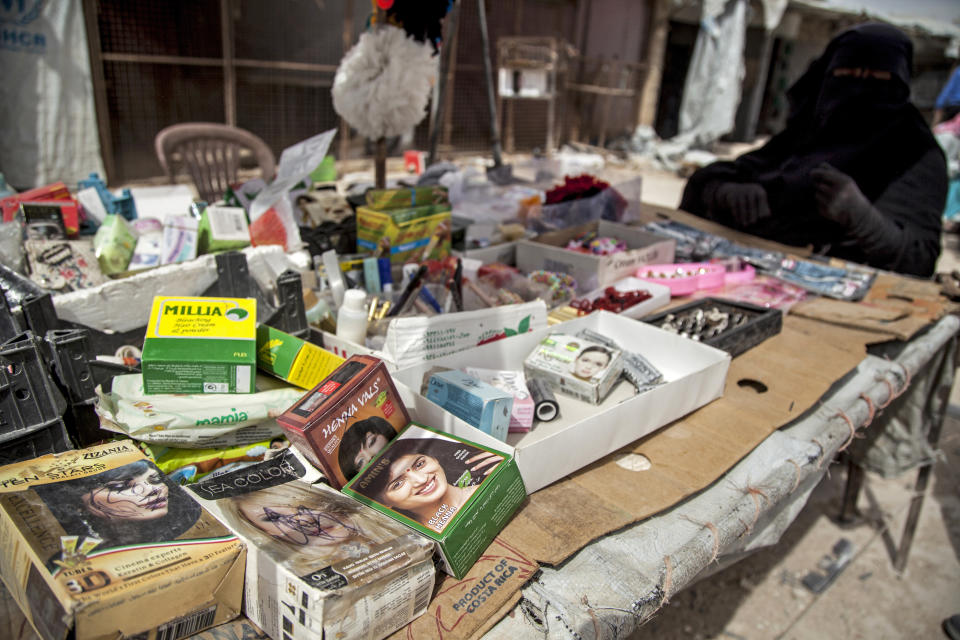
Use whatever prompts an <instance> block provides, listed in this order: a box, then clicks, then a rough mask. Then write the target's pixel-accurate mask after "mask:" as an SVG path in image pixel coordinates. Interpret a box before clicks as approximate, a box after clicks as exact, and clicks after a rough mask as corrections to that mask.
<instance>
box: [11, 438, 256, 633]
mask: <svg viewBox="0 0 960 640" xmlns="http://www.w3.org/2000/svg"><path fill="white" fill-rule="evenodd" d="M0 539H2V540H4V544H3V545H2V546H0V575H2V577H3V582H4V584H5V585H6V587H7V588H8V589H9V591H10V593H11V594H12V595H13V597H14V598H15V599H16V601H17V604H19V605H20V608H21V610H22V611H23V613H24V616H26V618H27V619H28V620H30V623H31V624H32V625H33V627H34V629H35V630H36V631H37V633H38V634H39V635H40V636H41V637H43V638H45V639H48V640H52V639H63V638H66V637H68V636H69V637H71V638H75V639H76V640H87V639H90V640H93V639H95V638H96V639H101V638H121V637H122V638H134V637H137V638H154V639H155V638H182V637H184V636H186V635H189V634H192V633H195V632H198V631H201V630H202V629H205V628H207V627H211V626H214V625H218V624H221V623H223V622H226V621H227V620H230V619H231V618H233V617H235V616H236V615H237V614H239V612H240V604H241V597H242V595H243V574H244V563H245V557H246V552H245V549H244V547H243V544H242V543H241V542H240V541H239V540H238V539H237V537H236V536H235V535H233V534H232V533H231V532H230V531H228V530H227V529H226V528H224V527H223V526H222V525H221V524H220V523H219V522H217V521H216V520H215V519H214V518H213V517H212V516H211V515H210V514H208V513H207V512H206V511H204V510H203V509H202V508H201V507H200V506H199V505H197V504H196V503H195V502H194V501H193V500H191V499H190V497H189V496H188V495H186V493H185V492H184V490H183V489H182V488H181V487H179V486H178V485H176V484H175V483H174V482H172V481H170V480H169V479H168V478H166V477H165V476H164V475H163V474H162V473H161V472H160V471H159V469H157V468H156V466H154V465H153V463H151V462H149V461H148V460H147V459H146V458H145V457H144V456H143V454H142V453H141V452H140V451H139V450H138V449H137V446H136V444H135V443H134V442H133V441H130V440H124V441H121V442H112V443H110V444H106V445H100V446H97V447H91V448H89V449H82V450H79V451H69V452H67V453H62V454H58V455H48V456H43V457H41V458H36V459H34V460H29V461H26V462H20V463H16V464H12V465H8V466H6V467H2V468H0Z"/></svg>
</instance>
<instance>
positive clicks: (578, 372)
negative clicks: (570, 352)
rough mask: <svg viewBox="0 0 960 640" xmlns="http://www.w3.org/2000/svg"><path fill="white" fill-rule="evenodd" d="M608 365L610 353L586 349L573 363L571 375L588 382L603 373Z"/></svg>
mask: <svg viewBox="0 0 960 640" xmlns="http://www.w3.org/2000/svg"><path fill="white" fill-rule="evenodd" d="M609 364H610V352H608V351H607V350H606V349H601V348H598V347H588V348H586V349H584V350H583V351H581V352H580V355H578V356H577V359H576V360H574V361H573V375H575V376H577V377H578V378H582V379H584V380H589V379H590V378H592V377H594V376H595V375H597V374H599V373H601V372H603V370H604V369H606V368H607V365H609Z"/></svg>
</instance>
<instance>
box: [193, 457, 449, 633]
mask: <svg viewBox="0 0 960 640" xmlns="http://www.w3.org/2000/svg"><path fill="white" fill-rule="evenodd" d="M319 479H320V472H319V471H318V470H317V469H314V468H313V467H312V466H311V465H310V464H309V462H307V461H306V460H305V459H304V458H302V457H301V456H300V455H299V453H298V452H296V451H293V450H289V449H288V450H287V451H285V452H283V454H281V455H280V456H278V457H275V458H272V459H270V460H265V461H263V462H260V463H257V464H254V465H251V466H248V467H244V468H243V469H238V470H235V471H231V472H229V473H226V474H223V475H220V476H216V477H207V478H204V479H203V480H201V481H199V482H197V483H194V484H191V485H189V487H188V489H189V491H190V493H191V494H192V495H193V496H195V498H197V501H198V502H199V503H200V504H202V505H203V506H204V507H206V508H207V509H208V510H209V511H210V512H211V513H212V514H213V515H214V516H216V517H217V518H218V519H220V521H221V522H223V524H225V525H226V526H227V527H229V528H230V530H231V531H233V532H234V533H236V534H237V535H238V536H239V537H240V539H241V540H243V541H244V542H245V543H246V544H247V548H248V553H249V562H248V564H247V576H246V578H247V579H246V588H245V596H246V597H245V599H244V607H245V608H244V612H245V613H246V615H247V617H249V618H250V619H251V620H252V621H253V622H254V623H255V624H256V625H257V626H259V627H260V628H261V629H263V630H264V631H266V632H267V634H268V635H269V636H270V637H271V638H274V639H275V640H282V639H283V638H288V637H289V638H290V639H291V640H299V639H300V638H308V639H310V640H313V639H314V638H319V637H321V636H323V637H328V638H329V637H344V638H367V637H373V636H377V637H379V636H382V635H388V634H390V633H392V632H393V631H395V630H396V629H399V628H400V627H402V626H404V625H405V624H407V623H408V622H410V620H412V619H413V618H415V617H417V616H418V615H420V614H421V613H423V611H425V610H426V605H427V602H428V601H429V597H430V593H431V592H432V589H433V582H434V574H435V572H434V568H433V561H432V555H433V543H432V542H431V541H429V540H427V539H426V538H423V537H422V536H418V535H416V534H414V533H413V532H411V531H409V530H408V529H406V528H404V527H402V526H401V525H399V524H398V523H396V522H393V521H392V520H390V519H389V518H387V517H386V516H384V515H382V514H379V513H376V512H374V511H372V510H371V509H367V508H366V507H364V506H363V505H361V504H359V503H358V502H356V501H355V500H351V499H350V498H348V497H346V496H344V495H343V494H340V493H338V492H336V491H334V490H333V489H330V488H329V487H327V486H326V485H323V484H314V483H315V482H317V481H318V480H319ZM386 591H391V592H392V594H393V595H392V596H391V597H390V598H383V597H381V594H382V593H384V592H386ZM345 620H350V621H351V623H350V625H351V626H350V627H349V633H345V632H344V629H343V627H342V623H343V621H345Z"/></svg>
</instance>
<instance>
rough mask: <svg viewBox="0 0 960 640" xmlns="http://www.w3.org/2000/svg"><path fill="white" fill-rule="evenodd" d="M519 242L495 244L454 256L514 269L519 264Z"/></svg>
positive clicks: (455, 253) (455, 252) (456, 253)
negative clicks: (497, 263)
mask: <svg viewBox="0 0 960 640" xmlns="http://www.w3.org/2000/svg"><path fill="white" fill-rule="evenodd" d="M518 242H519V241H518V240H512V241H510V242H501V243H500V244H493V245H490V246H489V247H482V248H478V249H464V250H463V251H454V252H453V254H454V255H458V256H461V257H463V258H473V259H474V260H479V261H480V262H482V263H483V264H492V263H494V262H499V263H500V264H506V265H510V266H511V267H512V266H514V265H516V264H517V243H518Z"/></svg>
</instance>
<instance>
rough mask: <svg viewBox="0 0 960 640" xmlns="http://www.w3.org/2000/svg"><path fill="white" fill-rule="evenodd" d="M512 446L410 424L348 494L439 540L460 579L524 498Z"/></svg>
mask: <svg viewBox="0 0 960 640" xmlns="http://www.w3.org/2000/svg"><path fill="white" fill-rule="evenodd" d="M478 433H480V432H478ZM509 450H510V448H509V447H506V446H504V447H503V448H500V447H498V448H496V449H493V448H489V447H486V446H483V445H480V444H477V443H475V442H471V441H469V440H464V439H461V438H458V437H456V436H451V435H449V434H446V433H441V432H439V431H434V430H433V429H428V428H427V427H424V426H422V425H419V424H417V423H411V424H410V426H409V427H407V428H406V429H405V430H404V431H403V433H401V434H400V435H399V436H397V438H396V439H395V440H394V441H393V442H391V443H390V444H389V445H387V447H386V448H385V449H383V450H382V451H381V452H380V453H379V455H378V456H377V457H376V458H374V459H373V460H371V461H370V463H369V464H367V466H366V467H364V468H363V470H362V471H361V472H360V473H359V474H358V475H357V476H356V477H355V478H354V479H353V480H352V481H351V482H350V483H349V484H348V485H347V486H346V487H344V488H343V492H344V493H346V494H347V495H349V496H352V497H354V498H356V499H357V500H359V501H360V502H362V503H364V504H366V505H369V506H371V507H373V508H374V509H376V510H377V511H379V512H381V513H384V514H386V515H388V516H390V517H391V518H393V519H394V520H397V521H398V522H402V523H403V524H405V525H406V526H408V527H410V528H411V529H413V530H414V531H417V532H419V533H421V534H423V535H425V536H427V537H428V538H430V539H432V540H436V542H437V547H438V550H439V552H440V556H441V558H442V560H443V570H444V571H446V572H447V573H449V574H451V575H453V576H454V577H456V578H462V577H463V576H464V575H466V573H467V572H468V571H469V570H470V567H472V566H473V563H474V562H476V561H477V558H479V557H480V554H481V553H483V551H484V550H485V549H486V548H487V546H489V544H490V543H491V542H492V541H493V539H494V538H495V537H496V535H497V534H498V533H500V531H501V530H502V529H503V527H504V526H506V524H507V521H508V520H509V519H510V516H512V515H513V512H514V511H516V510H517V508H518V507H519V506H520V504H521V503H522V502H523V499H524V498H525V497H526V490H525V489H524V487H523V480H522V479H521V478H520V471H519V470H518V469H517V463H516V461H515V460H514V458H513V455H512V453H511V452H509Z"/></svg>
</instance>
